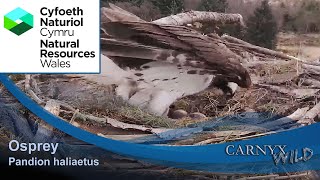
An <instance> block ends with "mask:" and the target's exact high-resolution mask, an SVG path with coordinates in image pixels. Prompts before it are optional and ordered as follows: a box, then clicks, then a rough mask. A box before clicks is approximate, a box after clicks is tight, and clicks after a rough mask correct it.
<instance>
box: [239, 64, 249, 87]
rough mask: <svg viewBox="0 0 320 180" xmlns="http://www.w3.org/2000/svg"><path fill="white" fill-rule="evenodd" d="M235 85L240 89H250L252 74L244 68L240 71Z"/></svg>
mask: <svg viewBox="0 0 320 180" xmlns="http://www.w3.org/2000/svg"><path fill="white" fill-rule="evenodd" d="M235 83H237V84H238V85H239V86H240V87H243V88H249V87H250V86H251V85H252V81H251V77H250V74H249V73H248V71H247V70H246V69H245V68H244V67H242V66H241V69H239V75H238V76H237V79H236V80H235Z"/></svg>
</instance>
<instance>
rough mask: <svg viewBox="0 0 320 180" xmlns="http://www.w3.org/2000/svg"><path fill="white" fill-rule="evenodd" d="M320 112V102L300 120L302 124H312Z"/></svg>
mask: <svg viewBox="0 0 320 180" xmlns="http://www.w3.org/2000/svg"><path fill="white" fill-rule="evenodd" d="M319 114H320V103H318V104H316V105H315V106H314V107H313V108H312V109H310V110H309V111H308V112H307V113H306V115H305V116H304V117H303V118H302V119H301V120H299V121H298V123H300V124H308V125H309V124H312V123H315V121H314V118H315V117H316V116H317V115H319Z"/></svg>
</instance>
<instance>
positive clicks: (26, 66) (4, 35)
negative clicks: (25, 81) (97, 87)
mask: <svg viewBox="0 0 320 180" xmlns="http://www.w3.org/2000/svg"><path fill="white" fill-rule="evenodd" d="M0 7H1V8H0V15H1V18H0V24H1V27H0V49H1V53H0V73H100V1H99V0H41V1H39V0H28V1H26V0H1V1H0ZM18 7H19V8H21V9H23V10H25V11H27V12H28V13H30V14H32V15H33V19H34V26H33V28H32V29H30V30H28V31H27V32H25V33H23V34H21V35H20V36H18V35H16V34H14V33H13V32H11V31H9V30H7V29H5V28H4V16H5V15H6V14H7V13H9V12H11V11H12V10H14V9H16V8H18ZM74 9H75V10H74ZM79 9H80V11H79ZM50 12H51V13H53V15H54V16H52V17H49V14H50ZM75 12H82V13H83V15H82V16H81V13H79V14H77V13H75ZM63 13H65V15H60V14H63ZM77 15H79V16H77ZM41 18H44V20H43V22H42V26H41ZM46 18H48V19H49V21H50V20H53V21H55V19H56V18H57V19H58V20H62V22H64V21H63V20H72V19H73V20H79V21H77V22H75V21H69V25H74V24H76V25H78V24H83V26H51V25H52V24H54V25H56V24H55V22H53V21H52V22H51V23H49V21H48V24H45V21H46ZM81 19H82V20H81ZM15 22H16V23H21V20H17V21H15ZM73 22H74V24H73ZM62 32H64V33H65V34H64V33H62ZM50 33H55V35H56V36H53V37H51V38H49V34H50ZM69 35H71V36H69ZM41 40H43V43H41ZM56 41H57V42H62V44H68V46H69V47H68V48H66V47H64V48H61V47H53V46H55V45H59V44H60V43H56ZM67 41H68V42H69V43H64V42H67ZM44 42H45V43H44ZM41 45H42V48H41ZM46 46H47V47H46ZM41 49H42V51H44V50H46V51H47V53H42V55H41ZM50 51H52V52H50ZM62 51H64V52H68V53H69V54H70V53H71V54H73V55H74V54H76V56H72V57H70V58H69V57H61V56H60V55H62V56H63V55H65V53H63V52H62ZM86 51H88V53H89V55H90V56H89V57H85V58H81V55H83V53H81V52H86ZM79 52H80V53H79ZM93 52H94V53H93ZM55 53H56V54H58V56H50V54H51V55H52V54H55ZM60 53H61V54H60ZM88 53H86V55H88ZM79 54H80V56H79ZM93 54H94V55H93ZM68 64H69V65H68ZM57 65H58V66H57Z"/></svg>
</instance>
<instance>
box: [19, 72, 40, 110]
mask: <svg viewBox="0 0 320 180" xmlns="http://www.w3.org/2000/svg"><path fill="white" fill-rule="evenodd" d="M25 78H26V79H25V84H24V86H25V91H26V92H27V93H28V94H29V95H30V96H31V98H32V99H33V100H35V101H36V102H37V103H38V104H40V105H44V104H45V102H44V101H43V100H42V99H40V98H39V97H38V96H37V95H36V93H34V92H33V90H32V88H31V85H30V84H31V75H30V74H27V75H25Z"/></svg>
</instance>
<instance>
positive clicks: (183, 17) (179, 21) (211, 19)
mask: <svg viewBox="0 0 320 180" xmlns="http://www.w3.org/2000/svg"><path fill="white" fill-rule="evenodd" d="M195 22H200V23H213V24H239V25H240V26H241V27H245V23H244V21H243V17H242V16H241V15H240V14H226V13H217V12H202V11H189V12H185V13H180V14H177V15H172V16H168V17H164V18H161V19H158V20H155V21H153V23H155V24H160V25H176V26H182V25H186V24H193V23H195Z"/></svg>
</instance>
